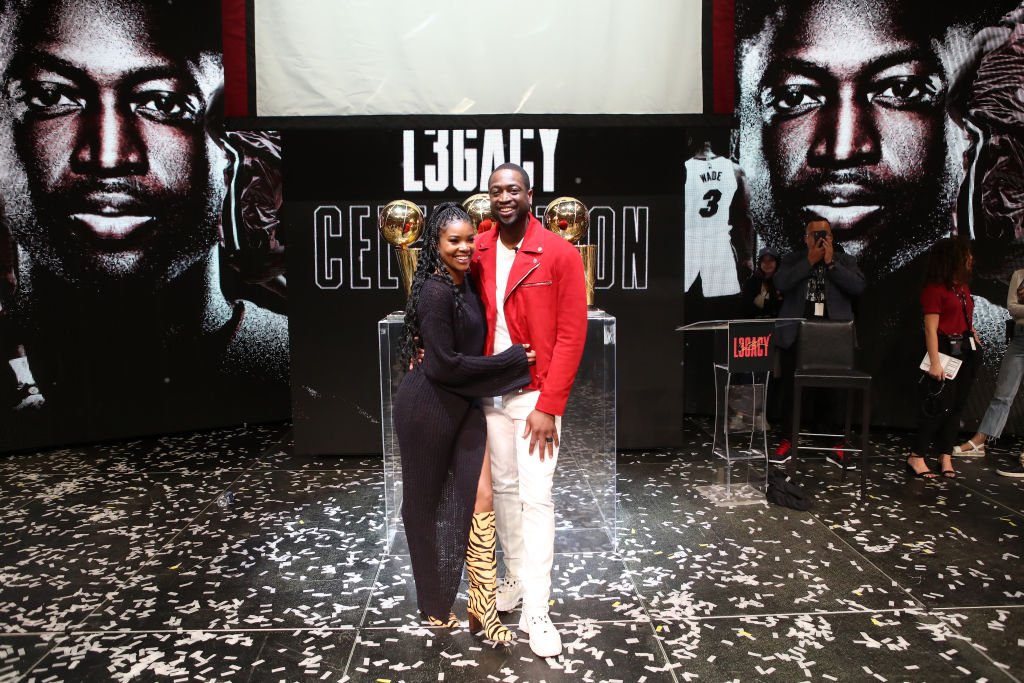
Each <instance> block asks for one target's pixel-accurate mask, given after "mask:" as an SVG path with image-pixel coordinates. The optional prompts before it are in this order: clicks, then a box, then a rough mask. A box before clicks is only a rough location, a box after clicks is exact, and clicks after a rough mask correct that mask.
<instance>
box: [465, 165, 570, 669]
mask: <svg viewBox="0 0 1024 683" xmlns="http://www.w3.org/2000/svg"><path fill="white" fill-rule="evenodd" d="M488 191H489V194H490V197H491V209H492V212H493V214H494V216H495V218H496V220H497V225H498V229H497V230H491V231H489V232H486V233H483V234H481V235H480V236H479V237H478V238H477V241H476V247H477V249H476V253H475V255H474V257H473V273H474V276H475V278H476V282H477V290H478V291H479V292H480V296H481V298H482V299H483V302H484V308H485V309H486V311H487V347H486V352H487V353H499V352H501V351H502V350H503V349H505V348H508V346H510V345H512V344H529V345H530V347H531V348H533V349H534V350H535V351H536V352H537V362H536V364H535V365H534V366H533V367H531V382H530V384H529V385H528V386H526V387H524V388H523V389H520V390H517V391H516V392H513V393H510V394H506V395H505V396H500V397H495V398H494V399H493V400H491V401H485V405H484V412H485V414H486V415H487V442H488V445H489V447H490V452H491V476H492V481H493V486H494V510H495V518H496V524H497V529H498V540H499V541H500V542H501V547H502V550H503V552H504V556H505V568H506V574H505V578H504V580H503V581H502V583H501V585H500V586H499V587H498V592H497V604H498V609H499V610H500V611H505V612H507V611H509V610H511V609H513V608H515V606H516V605H517V604H518V603H519V601H520V600H522V601H523V612H522V616H521V617H520V620H519V628H520V630H522V631H524V632H526V633H528V634H529V636H530V648H531V649H532V650H533V652H534V653H535V654H536V655H538V656H540V657H554V656H556V655H558V654H560V653H561V651H562V641H561V636H560V635H559V633H558V630H557V629H556V628H555V627H554V625H553V624H552V623H551V619H550V617H549V616H548V599H549V597H550V593H551V566H552V560H553V556H554V542H555V511H554V505H553V503H552V497H551V487H552V480H553V477H554V472H555V463H556V461H557V459H558V445H559V439H558V434H559V430H560V428H561V416H562V414H563V413H564V412H565V404H566V402H567V401H568V400H569V391H570V389H571V388H572V383H573V380H574V379H575V377H576V370H577V368H578V367H579V363H580V358H581V357H582V355H583V345H584V342H585V341H586V334H587V298H586V286H585V281H584V276H583V261H582V259H581V258H580V255H579V252H578V251H576V249H575V248H573V246H572V245H571V244H569V243H568V242H566V241H565V240H564V239H562V238H561V237H559V236H558V235H556V234H554V233H552V232H549V231H547V230H545V229H544V226H542V225H541V223H540V221H538V220H537V219H536V218H535V217H534V216H533V213H532V201H533V190H532V189H531V188H530V178H529V176H528V175H527V173H526V171H524V170H523V169H522V168H521V167H519V166H517V165H515V164H503V165H501V166H499V167H498V168H496V169H495V170H494V172H493V173H492V174H491V177H490V180H489V182H488ZM499 302H501V303H500V305H499Z"/></svg>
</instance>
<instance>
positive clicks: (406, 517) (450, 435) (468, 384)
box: [394, 276, 530, 621]
mask: <svg viewBox="0 0 1024 683" xmlns="http://www.w3.org/2000/svg"><path fill="white" fill-rule="evenodd" d="M470 280H471V278H470V277H466V278H465V282H464V284H463V285H462V286H461V287H460V289H461V290H462V299H463V302H464V306H463V310H462V314H461V316H459V315H457V314H456V300H455V294H454V292H452V290H451V286H450V285H449V284H448V283H447V282H445V281H444V280H443V279H441V278H440V277H435V276H432V277H430V278H429V279H427V280H426V281H425V282H424V283H423V287H422V289H421V290H420V298H419V303H418V305H417V313H418V314H419V319H420V340H421V342H422V344H423V349H424V352H425V353H424V356H423V362H422V363H421V364H420V365H419V366H417V367H416V368H415V369H413V370H412V371H410V372H409V373H408V374H407V375H406V376H405V377H404V378H403V379H402V383H401V384H400V385H399V387H398V391H397V393H396V395H395V403H394V422H395V432H396V434H397V436H398V447H399V450H400V451H401V456H402V521H403V522H404V523H405V533H406V537H407V538H408V541H409V554H410V556H411V559H412V571H413V576H414V577H415V579H416V599H417V602H418V604H419V608H420V612H421V613H422V614H423V615H424V616H430V617H434V618H435V619H439V620H441V621H447V620H448V613H449V612H450V611H451V607H452V604H453V603H454V602H455V595H456V594H457V593H458V590H459V582H460V581H461V579H462V567H463V564H464V563H465V559H466V544H467V540H468V537H469V525H470V521H471V520H472V517H473V505H474V503H475V501H476V489H477V481H478V480H479V478H480V467H481V464H482V463H483V456H484V444H485V443H486V439H487V423H486V422H485V420H484V414H483V408H482V407H481V405H480V397H483V396H499V395H501V394H504V393H506V392H509V391H512V390H513V389H516V388H519V387H522V386H525V385H526V384H528V383H529V382H530V373H529V368H528V367H527V362H526V351H525V350H524V349H523V347H522V346H520V345H515V346H512V347H511V348H509V349H508V350H506V351H504V352H502V353H499V354H497V355H494V356H483V355H481V354H482V353H483V351H484V341H485V335H486V331H487V327H486V326H487V322H486V318H485V317H484V311H483V306H482V305H481V303H480V299H479V297H478V296H477V294H476V292H475V291H474V289H473V286H472V284H471V283H470Z"/></svg>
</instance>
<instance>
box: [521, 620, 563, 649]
mask: <svg viewBox="0 0 1024 683" xmlns="http://www.w3.org/2000/svg"><path fill="white" fill-rule="evenodd" d="M519 630H520V631H522V632H523V633H526V634H528V635H529V636H530V649H531V650H533V654H535V655H537V656H538V657H557V656H558V655H560V654H562V635H561V634H560V633H559V632H558V629H557V628H555V625H554V624H552V623H551V617H549V616H548V614H547V612H545V613H543V614H534V615H531V616H526V613H525V612H523V615H522V616H521V617H519Z"/></svg>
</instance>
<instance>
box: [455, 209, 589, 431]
mask: <svg viewBox="0 0 1024 683" xmlns="http://www.w3.org/2000/svg"><path fill="white" fill-rule="evenodd" d="M497 239H498V231H497V230H490V231H488V232H485V233H483V234H481V235H479V236H478V237H477V238H476V253H475V254H474V255H473V277H474V278H475V279H476V283H477V291H479V292H480V297H481V298H482V299H483V302H484V309H485V310H486V311H487V344H486V347H485V351H484V352H485V353H487V354H491V353H494V324H495V321H496V319H497V315H498V309H497V305H496V303H495V301H494V295H495V284H496V283H495V269H496V267H497V266H496V262H497V253H496V250H495V244H496V242H497ZM504 305H505V322H506V323H507V325H508V332H509V336H510V337H511V338H512V343H513V344H524V343H525V344H530V346H531V348H533V350H535V351H536V352H537V363H536V364H535V365H533V366H531V367H530V380H531V381H530V384H529V385H527V386H526V387H525V389H527V390H529V389H539V390H540V398H539V399H538V400H537V410H540V411H542V412H545V413H550V414H551V415H562V414H563V413H564V412H565V404H566V403H567V402H568V400H569V390H570V389H572V383H573V380H574V379H575V378H576V370H577V369H578V368H579V364H580V358H582V357H583V345H584V344H585V343H586V339H587V291H586V283H585V281H584V277H583V259H581V258H580V253H579V251H577V250H576V248H575V247H574V246H572V245H571V244H569V243H568V242H566V241H565V240H564V239H563V238H561V237H559V236H558V235H556V234H555V233H553V232H550V231H548V230H546V229H544V226H543V225H541V223H540V221H538V220H537V219H536V218H535V217H534V216H530V224H529V226H527V228H526V235H525V237H523V244H522V246H521V247H520V248H519V252H518V253H517V254H516V258H515V260H514V261H513V262H512V270H511V271H510V273H509V278H508V289H507V290H506V292H505V302H504Z"/></svg>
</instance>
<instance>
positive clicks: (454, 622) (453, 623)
mask: <svg viewBox="0 0 1024 683" xmlns="http://www.w3.org/2000/svg"><path fill="white" fill-rule="evenodd" d="M427 622H428V623H429V624H430V625H431V626H443V627H444V628H458V627H460V626H462V624H460V623H459V618H458V617H457V616H455V612H449V613H448V621H441V620H440V619H435V618H434V617H430V616H428V617H427Z"/></svg>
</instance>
